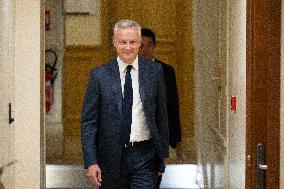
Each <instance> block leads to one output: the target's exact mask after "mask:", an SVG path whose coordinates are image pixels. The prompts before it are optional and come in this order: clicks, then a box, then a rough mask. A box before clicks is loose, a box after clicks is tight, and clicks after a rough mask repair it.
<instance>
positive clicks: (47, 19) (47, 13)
mask: <svg viewBox="0 0 284 189" xmlns="http://www.w3.org/2000/svg"><path fill="white" fill-rule="evenodd" d="M50 17H51V16H50V11H49V10H45V31H50V24H51V19H50Z"/></svg>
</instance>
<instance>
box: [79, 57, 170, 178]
mask: <svg viewBox="0 0 284 189" xmlns="http://www.w3.org/2000/svg"><path fill="white" fill-rule="evenodd" d="M138 66H139V93H140V98H141V101H142V105H143V109H144V114H145V117H146V121H147V124H148V126H149V130H150V133H151V137H152V139H153V141H154V145H155V148H156V150H157V153H158V155H159V156H160V158H166V157H168V155H169V154H168V146H169V138H168V137H169V136H168V135H169V131H168V120H167V105H166V88H165V81H164V77H163V69H162V66H161V64H158V63H156V62H153V61H147V60H144V59H141V58H139V59H138ZM122 98H123V96H122V89H121V81H120V74H119V67H118V62H117V60H116V59H113V60H111V61H110V62H109V63H107V64H106V65H104V66H102V67H99V68H96V69H94V70H92V72H91V74H90V77H89V82H88V87H87V91H86V94H85V98H84V104H83V110H82V117H81V139H82V148H83V156H84V166H85V167H86V168H87V167H88V166H90V165H92V164H98V165H99V166H100V168H101V170H102V172H103V173H104V174H108V175H113V176H115V175H119V173H120V161H121V150H122V148H121V146H120V144H119V127H120V121H121V116H122V115H121V114H122V110H121V109H122Z"/></svg>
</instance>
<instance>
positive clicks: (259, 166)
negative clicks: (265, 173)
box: [258, 164, 268, 170]
mask: <svg viewBox="0 0 284 189" xmlns="http://www.w3.org/2000/svg"><path fill="white" fill-rule="evenodd" d="M258 168H259V169H261V170H267V168H268V166H267V165H262V164H258Z"/></svg>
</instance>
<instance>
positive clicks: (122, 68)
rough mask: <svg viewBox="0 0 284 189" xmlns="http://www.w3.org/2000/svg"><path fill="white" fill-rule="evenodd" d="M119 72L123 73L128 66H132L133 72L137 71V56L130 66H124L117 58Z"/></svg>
mask: <svg viewBox="0 0 284 189" xmlns="http://www.w3.org/2000/svg"><path fill="white" fill-rule="evenodd" d="M117 62H118V67H119V72H120V73H123V72H124V70H126V67H127V66H128V65H132V66H133V68H134V69H135V70H138V56H136V58H135V60H134V61H133V62H132V64H126V63H124V62H123V61H122V60H121V59H120V58H119V57H117Z"/></svg>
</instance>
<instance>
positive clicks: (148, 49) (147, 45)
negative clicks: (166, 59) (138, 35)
mask: <svg viewBox="0 0 284 189" xmlns="http://www.w3.org/2000/svg"><path fill="white" fill-rule="evenodd" d="M154 49H155V44H154V42H153V40H152V39H151V37H145V36H142V40H141V46H140V49H139V55H140V56H142V57H143V58H146V59H148V60H152V59H153V58H154Z"/></svg>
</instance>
